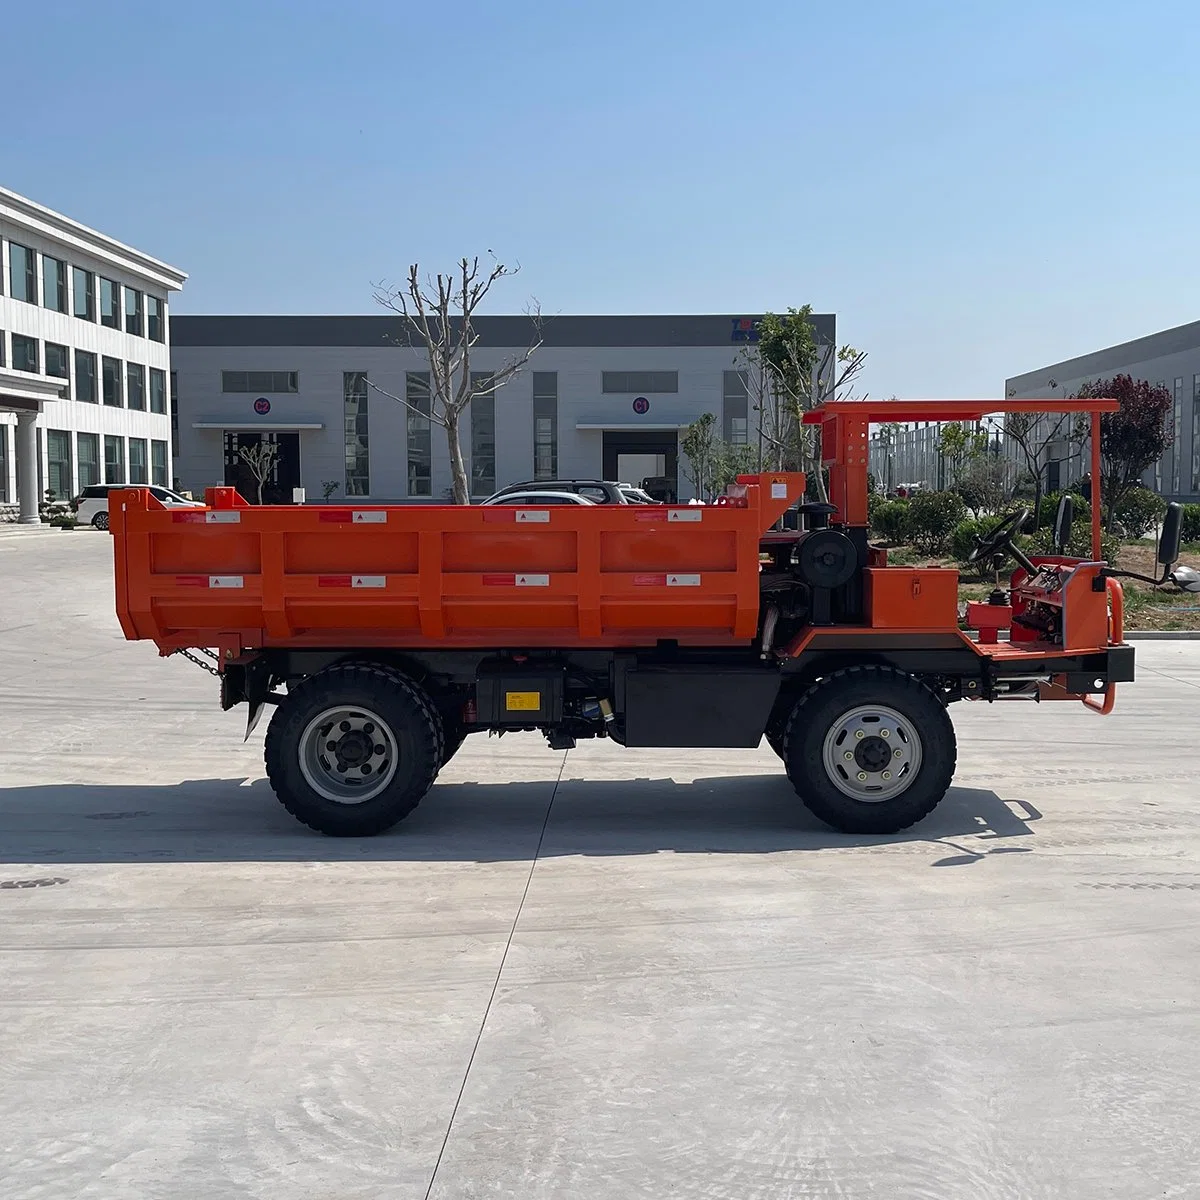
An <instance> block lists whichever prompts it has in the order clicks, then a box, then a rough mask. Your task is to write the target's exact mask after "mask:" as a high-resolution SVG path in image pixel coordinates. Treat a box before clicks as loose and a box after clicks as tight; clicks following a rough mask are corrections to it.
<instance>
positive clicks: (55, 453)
mask: <svg viewBox="0 0 1200 1200" xmlns="http://www.w3.org/2000/svg"><path fill="white" fill-rule="evenodd" d="M46 465H47V467H48V468H49V477H48V479H47V483H46V486H47V487H48V488H49V489H50V491H52V492H53V493H54V496H55V499H57V500H66V499H69V498H70V497H71V496H73V495H74V494H75V491H74V481H73V480H72V478H71V435H70V434H69V433H67V432H66V431H65V430H63V429H47V430H46Z"/></svg>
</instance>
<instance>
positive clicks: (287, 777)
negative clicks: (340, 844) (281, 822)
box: [264, 663, 445, 837]
mask: <svg viewBox="0 0 1200 1200" xmlns="http://www.w3.org/2000/svg"><path fill="white" fill-rule="evenodd" d="M343 702H345V703H349V704H361V705H363V706H364V707H365V708H369V709H370V710H371V711H372V712H374V713H375V714H377V715H378V716H379V717H380V718H381V719H382V720H384V721H386V722H387V723H388V726H389V728H390V730H391V733H392V736H393V737H394V738H395V740H396V745H397V747H398V751H399V753H398V756H397V764H396V774H395V776H394V777H393V779H392V781H391V783H389V784H388V786H387V787H386V788H385V789H384V790H383V791H382V792H380V794H379V795H378V796H375V797H373V798H372V799H370V800H366V801H363V802H362V803H361V804H339V803H338V802H337V801H336V800H329V799H327V798H326V797H324V796H322V795H321V794H320V793H319V792H317V791H315V790H314V789H313V788H312V786H311V785H310V784H309V782H308V780H306V779H305V778H304V773H303V771H302V770H301V769H300V756H299V751H300V738H301V735H302V734H303V732H304V729H305V728H306V726H307V725H308V723H309V721H311V720H312V718H313V717H314V716H315V715H316V714H318V713H319V712H320V711H321V710H322V709H323V708H327V707H329V706H331V705H333V704H338V703H343ZM444 753H445V747H444V742H443V734H442V722H441V718H440V717H439V716H438V713H437V710H436V709H435V708H434V706H433V705H432V704H431V703H430V701H429V699H428V698H427V697H426V695H425V693H424V692H422V691H421V689H420V688H419V687H417V685H416V684H414V683H413V682H412V681H411V680H410V679H407V678H405V676H403V675H401V674H400V673H399V672H397V671H393V670H391V669H390V668H388V667H384V666H381V665H379V664H376V663H346V664H341V665H338V666H334V667H330V668H329V669H328V670H326V671H321V672H319V673H318V674H316V675H310V676H309V677H308V678H307V679H305V680H303V681H302V682H300V683H299V684H297V685H296V686H295V687H293V688H292V689H291V690H290V691H289V692H288V696H287V699H286V700H285V701H284V702H283V703H282V704H281V705H279V707H278V708H277V709H276V710H275V715H274V716H273V717H272V718H271V724H270V727H269V728H268V729H267V738H266V750H265V755H264V757H265V759H266V764H267V778H268V779H269V780H270V781H271V787H272V788H273V789H274V791H275V795H276V796H277V797H278V798H279V802H280V803H281V804H282V805H283V807H284V808H286V809H287V810H288V812H290V813H291V814H292V816H294V817H295V818H296V819H297V820H298V821H301V822H303V823H304V824H305V825H307V826H308V827H309V828H310V829H315V830H316V831H317V832H318V833H324V834H327V835H328V836H329V837H372V836H373V835H375V834H377V833H382V832H383V831H384V830H385V829H390V828H391V827H392V826H393V825H395V824H396V823H397V822H398V821H401V820H403V819H404V818H405V817H406V816H408V814H409V813H410V812H412V811H413V809H414V808H416V807H417V805H418V804H420V803H421V800H422V799H423V798H424V796H425V794H426V793H427V792H428V791H429V789H430V788H431V787H432V786H433V781H434V780H435V779H436V778H437V774H438V771H439V770H440V769H441V765H442V760H443V755H444Z"/></svg>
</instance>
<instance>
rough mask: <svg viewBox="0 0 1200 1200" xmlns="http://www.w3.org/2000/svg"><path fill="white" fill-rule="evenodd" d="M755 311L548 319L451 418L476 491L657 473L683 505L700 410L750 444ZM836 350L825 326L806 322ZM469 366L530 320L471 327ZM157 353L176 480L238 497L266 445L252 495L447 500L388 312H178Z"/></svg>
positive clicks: (481, 366)
mask: <svg viewBox="0 0 1200 1200" xmlns="http://www.w3.org/2000/svg"><path fill="white" fill-rule="evenodd" d="M757 320H758V318H757V317H755V316H747V315H724V316H713V315H710V316H560V317H553V318H550V319H547V320H546V322H545V324H544V326H543V329H542V338H543V341H542V345H541V346H540V347H539V349H538V350H537V351H536V353H535V354H534V355H533V358H532V359H531V360H530V362H529V365H528V368H527V369H526V370H523V371H522V372H521V373H520V374H519V375H517V376H516V377H515V378H514V379H513V380H512V381H511V382H509V383H508V384H506V385H505V386H504V387H502V388H500V389H499V390H498V391H496V392H495V394H494V395H480V396H477V397H475V398H474V399H473V400H472V401H471V402H470V409H469V412H468V413H467V414H466V416H465V419H464V422H463V426H462V447H463V454H464V457H465V458H466V461H467V469H468V472H469V474H470V478H471V492H472V495H473V496H476V497H484V496H487V495H489V494H491V493H492V492H493V491H495V490H496V489H497V488H500V487H503V486H504V485H506V484H508V483H512V482H516V481H519V480H524V479H535V478H541V479H550V478H554V477H577V478H578V477H584V478H597V477H601V478H607V479H616V478H619V479H622V480H627V481H632V482H637V481H640V480H641V479H644V478H647V477H651V476H659V477H664V476H665V477H666V478H667V479H669V480H671V481H672V483H673V484H674V485H675V486H674V490H675V492H676V494H677V495H678V496H679V498H680V499H685V498H688V497H689V496H690V494H691V491H690V488H689V486H688V483H687V479H686V471H681V470H680V461H679V460H680V436H681V433H682V431H683V430H685V429H686V427H687V426H688V425H690V424H691V423H692V422H693V421H695V420H696V419H697V418H698V417H700V416H702V415H703V414H704V413H706V412H707V413H712V414H713V415H714V416H715V417H716V418H717V419H718V421H719V422H720V428H721V431H722V432H723V434H724V436H725V437H726V438H727V439H728V440H729V441H731V442H755V441H757V437H758V434H757V429H758V419H757V414H756V413H755V412H754V411H753V409H754V406H753V403H752V401H751V400H750V396H749V392H748V387H747V366H748V364H747V361H746V353H745V352H746V351H747V350H751V351H752V350H753V344H754V341H755V340H756V337H757ZM812 322H813V326H814V330H815V333H816V336H817V340H818V341H819V342H820V343H822V344H823V345H827V346H832V345H834V343H835V333H836V326H835V319H834V317H833V316H831V315H822V316H814V317H813V318H812ZM475 327H476V330H477V332H478V334H479V343H478V345H477V346H476V347H475V349H474V350H473V352H472V359H471V367H472V370H473V371H476V372H478V373H479V375H480V377H481V378H486V376H487V375H488V373H489V372H492V371H496V370H498V369H499V368H500V367H501V366H502V365H503V364H504V363H505V361H506V360H510V359H511V358H512V356H513V355H514V354H519V353H520V352H521V351H523V350H524V349H525V348H526V347H527V346H528V345H529V344H530V340H531V335H532V333H533V328H532V325H531V323H530V321H529V319H528V318H527V317H506V316H491V317H488V316H485V317H478V318H476V321H475ZM171 360H172V367H173V373H174V379H173V381H172V382H173V387H172V392H173V395H174V397H175V408H174V413H173V416H174V417H175V420H176V421H177V424H178V451H177V454H176V458H175V462H176V472H175V473H176V476H177V478H178V480H179V483H180V485H181V486H182V487H184V488H186V489H190V490H194V491H199V490H201V489H203V488H204V487H206V486H210V485H212V484H218V483H222V482H224V483H228V484H230V485H233V486H238V487H241V488H243V490H245V489H246V488H247V487H249V486H251V484H250V481H248V480H247V479H246V478H245V476H244V466H243V464H242V463H241V459H240V451H241V449H242V448H243V447H245V446H247V445H255V444H258V443H260V442H261V441H262V440H263V439H267V440H268V441H272V442H275V443H276V444H277V445H278V446H279V453H278V458H277V461H276V465H275V469H274V471H273V474H272V477H271V479H270V480H269V481H268V485H267V487H266V488H265V489H264V499H267V500H276V501H290V500H291V498H292V489H293V488H296V487H303V488H304V489H305V492H306V494H307V497H308V499H309V500H312V499H319V498H320V497H321V496H322V494H323V492H324V491H325V490H327V487H328V486H333V487H334V489H335V490H334V491H333V492H332V496H333V498H335V499H336V498H338V497H349V496H361V497H364V498H368V499H371V500H374V501H376V502H380V501H388V502H395V501H407V500H412V501H417V502H420V501H425V502H431V501H432V502H439V501H444V500H445V498H446V496H447V493H448V489H449V487H450V466H449V457H448V454H447V449H446V439H445V435H444V433H443V431H442V430H441V429H440V428H438V427H437V426H436V425H434V424H433V423H432V422H431V421H430V420H429V418H428V417H427V416H425V415H424V414H425V413H427V412H428V411H429V396H428V371H429V365H428V356H427V354H426V352H425V350H424V349H423V348H421V349H418V348H416V347H414V346H411V345H409V344H407V337H406V334H405V330H404V327H403V326H402V324H401V321H400V320H399V319H397V318H394V317H386V316H345V317H338V316H334V317H319V316H296V317H289V316H223V317H222V316H213V317H201V316H195V317H189V316H177V317H175V318H174V319H173V320H172V323H171Z"/></svg>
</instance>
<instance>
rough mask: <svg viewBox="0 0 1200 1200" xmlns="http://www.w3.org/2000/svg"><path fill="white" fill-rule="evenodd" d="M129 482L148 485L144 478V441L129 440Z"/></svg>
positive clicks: (138, 439)
mask: <svg viewBox="0 0 1200 1200" xmlns="http://www.w3.org/2000/svg"><path fill="white" fill-rule="evenodd" d="M129 482H130V483H149V482H150V481H149V479H148V478H147V477H146V439H145V438H130V439H129Z"/></svg>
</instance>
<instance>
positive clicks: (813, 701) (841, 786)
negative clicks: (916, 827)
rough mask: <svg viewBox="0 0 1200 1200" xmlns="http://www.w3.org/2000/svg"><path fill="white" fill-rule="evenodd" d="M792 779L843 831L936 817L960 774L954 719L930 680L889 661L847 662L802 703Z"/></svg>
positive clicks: (791, 728)
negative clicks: (880, 663) (871, 663)
mask: <svg viewBox="0 0 1200 1200" xmlns="http://www.w3.org/2000/svg"><path fill="white" fill-rule="evenodd" d="M784 742H785V744H784V755H783V758H784V762H785V764H786V766H787V773H788V778H789V779H790V780H791V782H792V786H793V787H794V788H795V789H796V791H797V793H798V794H799V796H800V799H801V800H802V801H803V802H804V805H805V807H806V808H808V810H809V811H810V812H812V813H813V815H814V816H817V817H819V818H820V819H821V820H822V821H824V822H825V823H826V824H827V825H832V826H833V828H834V829H838V830H840V831H841V832H842V833H898V832H899V831H900V830H901V829H907V828H908V827H909V826H910V825H913V824H915V823H916V822H917V821H919V820H921V818H922V817H926V816H928V815H929V814H930V813H931V812H932V811H933V810H934V809H935V808H936V807H937V805H938V803H939V802H940V801H941V799H942V797H943V796H944V795H945V794H946V791H947V789H948V788H949V787H950V781H951V779H953V777H954V765H955V760H956V757H957V753H956V746H955V737H954V726H953V724H952V723H951V721H950V716H949V714H948V713H947V712H946V708H945V705H944V704H943V703H942V701H941V700H940V699H939V698H938V696H936V695H935V694H934V693H933V692H932V691H930V690H929V688H927V687H926V686H925V685H924V684H923V683H921V682H919V681H918V680H916V679H914V678H913V677H912V676H911V675H906V674H905V673H904V672H902V671H896V670H893V669H892V668H890V667H874V666H870V667H868V666H863V667H849V668H847V669H845V670H842V671H837V672H835V673H834V674H833V675H830V676H828V677H827V678H825V679H822V680H821V681H820V682H819V683H817V684H815V685H814V686H813V687H812V688H810V689H809V690H808V691H807V692H806V693H805V694H804V695H803V696H802V697H801V698H800V700H799V701H798V702H797V704H796V707H795V708H794V709H793V710H792V714H791V717H790V718H789V719H788V724H787V731H786V734H785V738H784Z"/></svg>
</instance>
